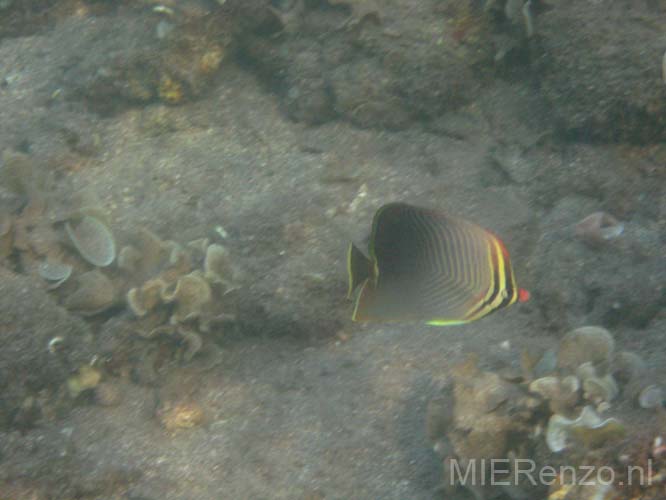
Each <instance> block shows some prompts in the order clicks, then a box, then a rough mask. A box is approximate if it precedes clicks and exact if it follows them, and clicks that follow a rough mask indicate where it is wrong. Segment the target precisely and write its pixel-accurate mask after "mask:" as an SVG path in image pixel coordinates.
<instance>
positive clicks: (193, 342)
mask: <svg viewBox="0 0 666 500" xmlns="http://www.w3.org/2000/svg"><path fill="white" fill-rule="evenodd" d="M118 266H119V268H120V269H121V270H122V271H124V272H125V274H126V276H127V279H128V280H129V281H130V282H132V281H133V282H134V283H135V284H134V285H133V286H132V285H130V287H129V289H128V290H127V292H126V301H127V305H128V307H129V309H130V311H132V313H133V314H134V316H135V317H136V322H135V329H136V331H137V333H138V334H139V335H140V336H142V337H144V338H148V339H154V338H160V337H162V336H164V335H166V336H167V337H172V338H175V339H178V340H179V341H180V342H181V343H183V344H184V346H185V347H184V350H183V353H182V356H183V359H185V360H186V361H189V360H190V359H192V357H193V356H194V355H195V354H196V353H197V352H198V351H199V350H200V349H201V346H202V344H203V340H202V338H201V336H200V334H201V333H206V332H209V331H210V330H211V329H212V328H213V327H214V326H215V325H218V324H220V323H222V322H224V321H226V320H228V319H230V318H231V317H232V316H230V315H229V314H227V313H226V311H227V310H228V309H229V308H228V307H227V302H228V300H227V299H228V292H229V290H230V289H231V288H232V286H231V283H232V282H233V270H232V267H231V265H230V261H229V255H228V251H227V250H226V249H225V248H224V247H223V246H222V245H219V244H209V242H208V240H207V239H201V240H196V241H193V242H190V243H189V244H188V245H186V246H181V245H179V244H177V243H176V242H174V241H162V240H160V239H159V238H158V237H157V236H156V235H154V234H153V233H151V232H150V231H147V230H144V231H142V232H141V233H139V235H138V237H137V238H136V241H135V243H134V245H128V246H126V247H123V248H122V249H121V250H120V253H119V258H118Z"/></svg>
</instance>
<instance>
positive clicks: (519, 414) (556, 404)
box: [426, 326, 666, 500]
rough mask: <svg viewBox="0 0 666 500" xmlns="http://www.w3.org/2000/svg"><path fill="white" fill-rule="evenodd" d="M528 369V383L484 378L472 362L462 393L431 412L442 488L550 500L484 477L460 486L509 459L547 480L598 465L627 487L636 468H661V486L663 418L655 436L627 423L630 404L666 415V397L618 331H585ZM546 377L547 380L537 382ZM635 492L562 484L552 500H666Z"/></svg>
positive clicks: (648, 489)
mask: <svg viewBox="0 0 666 500" xmlns="http://www.w3.org/2000/svg"><path fill="white" fill-rule="evenodd" d="M555 352H557V356H555V357H554V356H553V353H555ZM521 362H522V365H523V370H522V371H523V375H522V376H520V375H517V374H516V370H513V371H512V370H500V371H498V372H497V373H494V372H489V371H483V370H480V369H479V368H478V364H477V361H476V359H474V358H470V360H468V361H467V362H465V363H463V364H460V365H458V366H456V367H455V368H454V369H453V370H452V378H453V384H452V386H448V387H446V388H445V390H444V391H442V393H440V394H438V395H437V396H436V397H435V398H433V400H432V401H431V402H430V404H429V406H428V413H427V419H426V429H427V434H428V437H429V439H430V440H431V442H432V443H433V446H434V449H435V451H436V452H437V453H438V455H439V456H440V457H441V459H442V463H443V472H444V484H443V486H442V488H443V489H444V490H445V493H446V494H447V498H448V497H455V496H456V495H457V494H458V492H457V491H456V490H457V489H460V488H464V489H467V490H468V491H467V492H466V493H462V492H461V494H462V495H463V496H464V495H467V496H469V494H470V493H471V494H472V495H473V497H474V498H477V499H480V500H485V499H487V498H496V497H497V496H498V494H499V495H500V496H501V497H502V498H503V496H502V495H506V496H508V497H510V498H544V495H545V494H546V492H545V491H543V490H544V488H541V489H539V488H538V487H534V485H532V487H531V488H530V485H529V484H525V482H521V483H520V484H511V488H508V487H507V486H506V484H505V485H504V486H502V487H501V488H500V487H495V488H492V487H488V486H487V485H488V481H487V479H488V478H486V477H485V476H483V475H481V476H478V477H475V478H474V479H476V480H477V481H476V486H475V485H472V484H468V483H469V482H468V480H464V481H462V482H461V483H460V484H455V482H453V483H452V482H451V481H452V478H458V479H461V475H460V474H459V469H461V468H464V467H466V464H468V463H470V461H476V463H477V464H478V463H479V462H478V460H481V459H486V460H490V459H502V460H506V459H509V463H510V462H511V460H513V459H530V460H533V461H535V462H536V468H537V470H538V469H539V468H542V467H544V466H550V465H551V464H558V463H559V464H561V463H566V464H567V466H570V467H574V468H575V467H578V466H583V465H593V466H595V467H606V468H608V469H609V470H612V471H613V473H614V474H615V475H616V476H615V477H618V478H620V479H621V478H622V477H623V476H622V474H625V475H626V472H627V470H626V464H632V465H639V466H642V467H644V469H647V463H648V460H652V461H653V462H654V463H655V464H656V465H655V466H654V477H655V478H661V477H662V476H663V474H664V473H666V446H664V445H663V439H662V438H661V437H660V436H661V433H662V432H663V421H662V422H661V423H660V421H659V420H656V419H654V418H653V419H652V422H653V423H650V424H649V425H647V426H645V425H640V424H639V425H629V424H628V423H627V422H633V421H634V419H633V418H632V419H626V418H625V416H626V413H625V412H626V411H627V405H622V404H621V403H622V400H625V401H626V400H627V399H629V400H634V402H637V403H638V404H635V405H633V407H632V408H631V411H634V412H645V409H648V410H652V411H654V410H655V409H657V410H658V411H661V410H662V409H663V405H664V393H663V390H662V388H661V387H660V386H658V385H656V384H654V383H653V382H650V381H649V378H648V377H647V376H646V368H645V363H644V362H643V361H642V360H641V359H640V358H639V357H638V356H637V355H636V354H634V353H631V352H627V351H621V352H619V353H617V354H616V353H615V341H614V339H613V337H612V335H611V334H610V333H609V332H608V331H606V330H605V329H602V328H599V327H590V326H588V327H582V328H578V329H576V330H573V331H571V332H568V333H567V334H566V335H565V336H564V337H563V338H562V340H561V342H560V345H559V349H558V350H557V351H555V350H553V349H548V350H547V351H546V352H545V353H544V355H543V356H541V357H540V358H539V357H536V356H532V355H529V354H527V353H524V354H523V357H522V359H521ZM538 366H540V368H539V370H537V369H536V367H538ZM537 372H538V373H539V375H540V377H538V378H534V375H535V373H537ZM451 400H452V403H451ZM616 400H619V402H618V403H617V407H618V408H619V410H618V411H617V412H616V411H613V413H615V415H603V416H602V415H601V413H602V412H611V410H615V406H613V407H612V406H611V403H612V404H613V405H615V404H616V403H615V401H616ZM592 405H594V406H592ZM620 412H622V413H620ZM657 414H658V415H661V413H657ZM619 415H622V419H620V418H619ZM636 417H637V418H636V419H635V420H637V421H639V422H640V421H641V419H640V418H639V416H638V415H637V416H636ZM662 420H663V417H662ZM647 443H651V446H649V447H648V446H646V444H647ZM456 467H457V468H458V469H456ZM456 470H458V473H457V474H456ZM468 470H469V469H468ZM476 472H477V473H479V474H486V475H487V474H488V471H481V472H479V471H478V470H476ZM516 477H517V476H516ZM663 477H666V476H663ZM483 479H486V482H485V485H484V483H483V482H482V481H481V480H483ZM495 479H498V478H497V477H495ZM560 479H562V478H560ZM509 482H510V481H509ZM480 483H481V486H479V484H480ZM627 484H628V483H627V482H626V481H625V482H624V483H623V482H622V481H616V482H615V483H613V484H612V485H601V484H587V485H581V484H573V485H572V484H571V482H570V481H569V482H568V483H566V482H564V481H562V480H560V481H559V482H556V484H555V485H553V486H552V487H551V488H550V491H549V496H548V499H549V500H556V499H560V500H612V499H617V500H619V499H620V498H631V499H632V500H634V499H635V500H638V499H648V498H649V499H651V498H655V499H656V498H663V492H664V491H663V482H661V480H655V481H654V482H653V483H652V484H650V483H646V482H643V483H641V484H640V485H634V486H631V487H627V486H626V485H627ZM623 485H624V486H623ZM498 489H503V491H501V492H499V491H498ZM660 493H661V495H660Z"/></svg>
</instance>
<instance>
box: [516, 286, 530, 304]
mask: <svg viewBox="0 0 666 500" xmlns="http://www.w3.org/2000/svg"><path fill="white" fill-rule="evenodd" d="M528 300H530V292H528V291H527V290H525V289H524V288H520V289H519V290H518V302H527V301H528Z"/></svg>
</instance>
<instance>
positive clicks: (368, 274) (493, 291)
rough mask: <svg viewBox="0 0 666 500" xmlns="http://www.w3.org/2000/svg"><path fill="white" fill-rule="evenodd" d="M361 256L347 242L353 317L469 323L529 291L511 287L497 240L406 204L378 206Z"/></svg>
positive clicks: (456, 220) (524, 297)
mask: <svg viewBox="0 0 666 500" xmlns="http://www.w3.org/2000/svg"><path fill="white" fill-rule="evenodd" d="M368 251H369V257H366V256H365V255H364V254H363V253H362V252H361V251H360V250H359V249H358V248H357V247H356V246H355V245H354V244H353V243H352V244H350V245H349V252H348V255H347V268H348V272H349V292H348V296H349V297H351V296H352V294H353V292H354V290H356V289H357V288H358V287H360V288H361V290H360V292H359V294H358V297H357V299H356V306H355V308H354V314H353V316H352V319H353V320H354V321H381V322H392V321H425V322H426V323H427V324H429V325H436V326H444V325H458V324H463V323H469V322H470V321H474V320H477V319H479V318H481V317H483V316H486V315H487V314H490V313H491V312H493V311H496V310H498V309H501V308H503V307H506V306H509V305H511V304H513V303H515V302H516V301H520V302H524V301H526V300H528V299H529V292H528V291H527V290H524V289H522V288H518V287H517V286H516V280H515V277H514V275H513V269H512V268H511V260H510V258H509V253H508V252H507V250H506V247H505V246H504V244H503V243H502V241H501V240H500V239H499V238H498V237H497V236H495V235H494V234H492V233H491V232H490V231H487V230H486V229H483V228H482V227H480V226H477V225H476V224H474V223H472V222H469V221H466V220H463V219H459V218H457V217H451V216H449V215H445V214H443V213H440V212H437V211H435V210H430V209H427V208H419V207H414V206H411V205H407V204H404V203H389V204H387V205H384V206H383V207H381V208H379V210H377V212H376V213H375V217H374V219H373V221H372V232H371V234H370V241H369V244H368Z"/></svg>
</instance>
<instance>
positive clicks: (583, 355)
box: [557, 326, 615, 372]
mask: <svg viewBox="0 0 666 500" xmlns="http://www.w3.org/2000/svg"><path fill="white" fill-rule="evenodd" d="M614 349H615V341H614V340H613V337H612V336H611V334H610V333H608V331H607V330H605V329H604V328H601V327H597V326H584V327H581V328H577V329H575V330H572V331H570V332H569V333H567V334H566V335H565V336H564V338H563V339H562V341H561V342H560V347H559V351H558V355H557V364H558V367H559V368H560V369H563V370H575V369H576V368H578V367H579V366H580V365H582V364H583V363H585V362H588V361H589V362H591V363H593V365H594V366H595V367H597V368H600V369H601V370H602V372H603V371H605V370H607V369H608V366H609V363H610V362H611V359H612V357H613V352H614Z"/></svg>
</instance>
